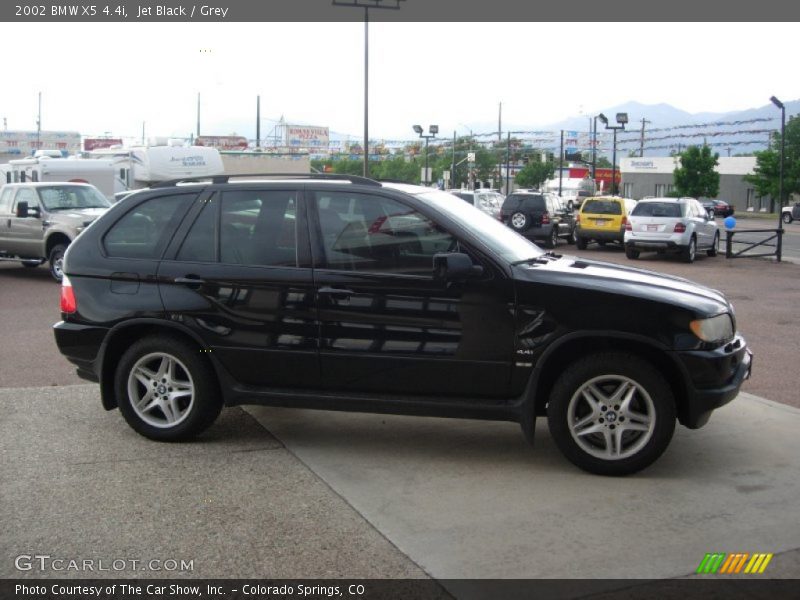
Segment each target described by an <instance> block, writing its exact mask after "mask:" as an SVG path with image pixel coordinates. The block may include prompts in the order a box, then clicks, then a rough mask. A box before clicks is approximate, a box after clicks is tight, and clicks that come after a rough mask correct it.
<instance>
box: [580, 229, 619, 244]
mask: <svg viewBox="0 0 800 600" xmlns="http://www.w3.org/2000/svg"><path fill="white" fill-rule="evenodd" d="M575 235H576V236H578V237H580V238H584V239H586V240H597V241H598V242H621V241H622V240H623V239H624V238H625V230H624V229H623V230H618V231H614V230H602V229H584V228H583V227H577V228H576V229H575Z"/></svg>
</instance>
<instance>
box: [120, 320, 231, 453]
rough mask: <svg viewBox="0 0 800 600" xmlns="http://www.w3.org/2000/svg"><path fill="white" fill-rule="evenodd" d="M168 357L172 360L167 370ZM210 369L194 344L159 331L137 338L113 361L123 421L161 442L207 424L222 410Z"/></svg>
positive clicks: (190, 433) (180, 437) (181, 437)
mask: <svg viewBox="0 0 800 600" xmlns="http://www.w3.org/2000/svg"><path fill="white" fill-rule="evenodd" d="M165 360H166V361H167V365H166V367H165V363H164V361H165ZM170 360H172V361H174V362H173V366H172V369H171V370H170V369H169V364H168V363H169V361H170ZM165 368H166V370H165ZM135 373H137V374H138V375H139V376H138V377H137V376H136V375H134V374H135ZM213 373H214V371H213V369H212V367H211V365H209V364H208V361H207V360H205V359H204V358H203V357H202V356H201V355H200V351H199V348H197V347H196V346H193V345H191V344H188V343H186V342H183V341H181V340H178V339H176V338H173V337H170V336H165V335H159V336H151V337H146V338H142V339H141V340H139V341H137V342H135V343H134V344H133V345H132V346H130V347H129V348H128V350H126V351H125V353H124V354H123V355H122V358H121V359H120V361H119V364H118V365H117V370H116V372H115V374H114V391H115V393H116V397H117V405H118V406H119V410H120V412H121V413H122V416H123V417H125V420H126V421H127V422H128V424H129V425H130V426H131V427H132V428H133V429H134V430H135V431H137V432H138V433H140V434H141V435H143V436H145V437H148V438H150V439H152V440H158V441H161V442H180V441H184V440H188V439H191V438H193V437H195V436H196V435H198V434H199V433H201V432H203V431H205V430H206V429H207V428H208V427H210V426H211V424H212V423H213V422H214V421H215V420H216V418H217V417H218V416H219V413H220V411H221V410H222V399H221V395H220V392H219V386H218V385H217V380H216V378H215V376H214V374H213ZM143 379H144V380H145V381H143ZM150 383H153V389H152V390H150ZM150 392H152V393H150ZM137 400H138V401H139V402H138V406H137ZM145 404H147V406H145ZM148 407H152V408H148ZM162 407H163V408H162ZM170 421H172V422H173V423H174V424H170Z"/></svg>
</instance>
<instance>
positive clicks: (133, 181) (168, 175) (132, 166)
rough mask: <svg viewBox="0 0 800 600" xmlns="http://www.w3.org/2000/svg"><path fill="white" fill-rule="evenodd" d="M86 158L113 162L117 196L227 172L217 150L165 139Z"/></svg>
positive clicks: (102, 151) (104, 150) (99, 151)
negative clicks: (156, 184) (170, 141)
mask: <svg viewBox="0 0 800 600" xmlns="http://www.w3.org/2000/svg"><path fill="white" fill-rule="evenodd" d="M84 156H86V157H87V158H90V159H95V160H97V159H103V160H113V162H114V170H115V175H116V191H117V192H123V191H126V190H138V189H141V188H146V187H149V186H150V185H152V184H154V183H157V182H159V181H166V180H169V179H181V178H185V177H208V176H211V175H221V174H222V173H224V171H225V169H224V167H223V165H222V158H220V155H219V150H217V149H216V148H209V147H206V146H182V145H178V144H177V143H176V142H173V143H169V142H168V141H167V140H163V139H154V140H151V141H150V144H149V145H147V146H131V147H129V148H98V149H96V150H92V151H91V152H87V153H85V154H84Z"/></svg>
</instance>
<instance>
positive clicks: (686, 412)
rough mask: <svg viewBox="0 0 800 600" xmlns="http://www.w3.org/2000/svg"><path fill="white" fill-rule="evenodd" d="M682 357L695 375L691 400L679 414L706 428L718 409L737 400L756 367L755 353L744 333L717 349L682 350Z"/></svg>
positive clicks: (690, 425) (692, 424) (690, 385)
mask: <svg viewBox="0 0 800 600" xmlns="http://www.w3.org/2000/svg"><path fill="white" fill-rule="evenodd" d="M678 358H679V360H680V361H681V362H682V363H683V366H684V367H685V368H686V371H687V372H688V373H691V374H692V379H691V380H690V381H688V382H687V384H688V389H687V402H686V403H685V405H684V406H683V407H682V408H681V410H679V413H678V419H679V421H680V422H681V423H682V424H683V425H685V426H686V427H688V428H689V429H698V428H700V427H702V426H703V425H705V424H706V423H707V422H708V419H709V417H710V416H711V413H712V412H713V411H714V410H716V409H717V408H719V407H721V406H724V405H725V404H727V403H728V402H730V401H731V400H733V399H734V398H735V397H736V396H737V395H738V394H739V388H740V387H741V386H742V383H743V382H744V381H745V380H746V379H748V378H749V377H750V372H751V370H752V367H753V353H752V352H751V351H750V349H749V348H748V347H747V345H746V342H745V340H744V338H743V337H741V336H737V337H736V338H735V339H734V340H733V341H732V342H730V343H729V344H726V345H725V346H722V347H720V348H717V349H715V350H708V351H689V352H679V353H678Z"/></svg>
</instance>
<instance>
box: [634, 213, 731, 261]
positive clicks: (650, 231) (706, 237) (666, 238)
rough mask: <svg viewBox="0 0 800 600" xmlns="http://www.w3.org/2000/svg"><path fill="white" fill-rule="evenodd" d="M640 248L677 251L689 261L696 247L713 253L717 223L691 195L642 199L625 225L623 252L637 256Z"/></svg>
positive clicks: (717, 243)
mask: <svg viewBox="0 0 800 600" xmlns="http://www.w3.org/2000/svg"><path fill="white" fill-rule="evenodd" d="M642 250H655V251H656V252H662V253H663V252H676V253H678V254H680V255H681V257H682V258H683V260H684V261H685V262H689V263H690V262H694V259H695V256H697V251H698V250H705V251H706V252H707V253H708V255H709V256H716V255H717V251H718V250H719V230H718V228H717V223H716V221H714V217H713V216H711V215H709V214H708V213H707V212H706V210H705V209H704V208H703V205H702V204H700V202H698V201H697V200H696V199H694V198H644V199H642V200H640V201H639V203H638V204H637V205H636V207H635V208H634V209H633V211H632V212H631V214H630V217H628V224H627V225H626V226H625V255H626V256H627V257H628V258H639V252H641V251H642Z"/></svg>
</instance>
